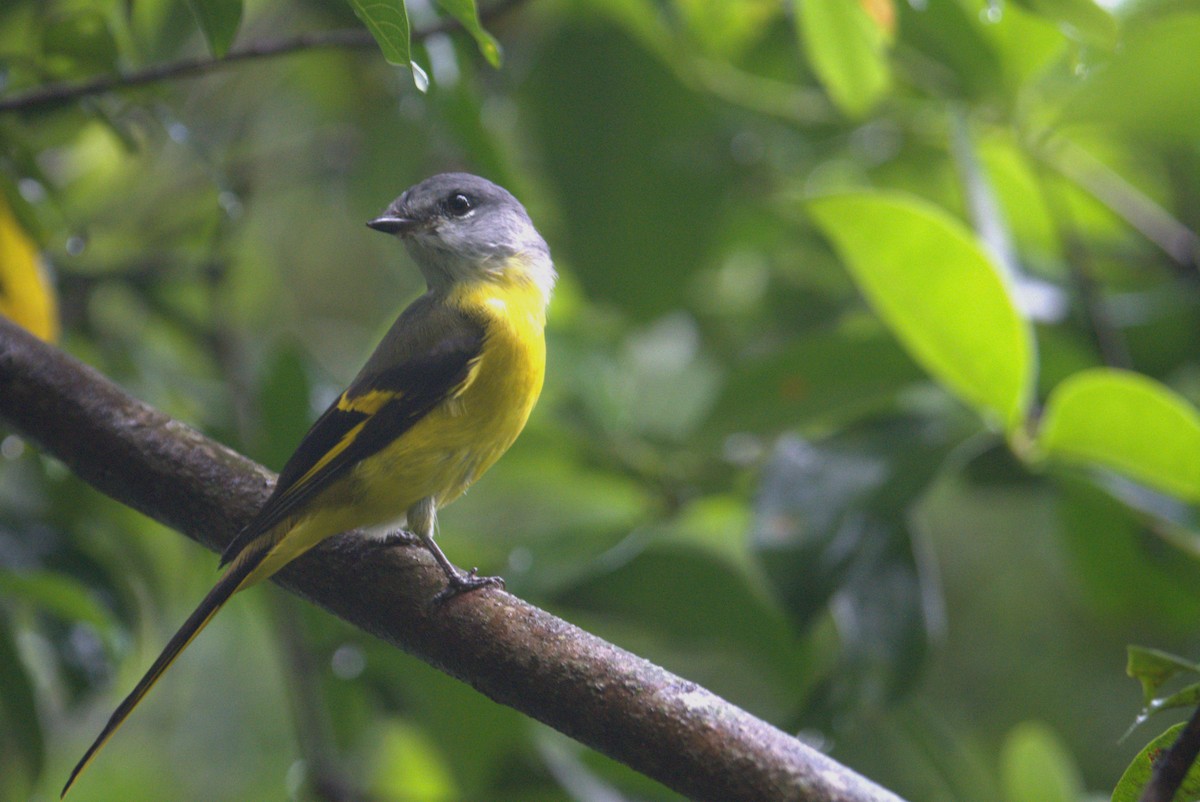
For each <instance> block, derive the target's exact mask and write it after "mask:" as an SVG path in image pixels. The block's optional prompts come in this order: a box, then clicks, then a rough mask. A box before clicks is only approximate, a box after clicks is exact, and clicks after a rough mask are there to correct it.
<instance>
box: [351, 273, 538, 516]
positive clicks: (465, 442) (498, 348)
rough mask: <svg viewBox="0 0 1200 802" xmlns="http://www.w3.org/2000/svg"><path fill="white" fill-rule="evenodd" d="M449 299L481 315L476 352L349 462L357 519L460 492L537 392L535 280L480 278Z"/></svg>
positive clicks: (507, 441) (507, 439)
mask: <svg viewBox="0 0 1200 802" xmlns="http://www.w3.org/2000/svg"><path fill="white" fill-rule="evenodd" d="M450 302H452V303H456V304H459V305H462V306H464V307H465V308H467V309H470V310H472V311H474V312H476V313H482V314H484V315H486V317H487V320H488V322H487V332H488V333H487V338H486V340H485V342H484V346H483V350H482V353H481V354H480V357H479V359H478V361H477V363H476V364H475V366H474V368H473V369H472V371H471V375H470V377H469V378H468V380H467V382H466V384H465V386H464V387H463V389H462V390H461V391H460V392H459V393H458V394H457V395H455V396H454V397H453V398H450V399H447V400H446V401H444V402H443V403H441V404H440V405H439V406H437V407H435V408H434V409H433V410H431V411H430V412H429V414H428V415H426V416H425V417H424V418H422V419H421V420H420V421H419V422H418V423H417V424H416V425H415V426H413V428H412V429H410V430H409V431H408V432H406V433H405V434H404V436H403V437H401V438H400V439H399V440H398V441H396V442H395V443H393V444H392V445H390V446H388V447H387V448H385V449H383V450H382V451H380V452H379V453H378V454H376V455H374V456H373V457H371V458H369V459H367V460H364V461H363V463H362V464H361V465H359V466H358V468H357V469H356V470H355V472H354V474H353V475H352V477H351V481H350V486H349V488H348V490H349V495H350V496H351V497H352V499H353V501H352V503H353V505H354V507H355V508H356V514H357V515H358V516H361V517H363V518H364V519H369V520H363V521H362V523H360V524H358V525H360V526H363V525H369V524H377V523H385V522H388V521H392V520H396V519H397V518H399V517H401V516H402V515H403V514H404V513H405V512H406V511H407V510H408V508H409V507H411V506H412V505H413V504H415V503H416V502H417V501H420V500H421V499H424V498H433V499H434V501H435V503H436V506H437V507H439V508H440V507H444V506H445V505H446V504H449V503H450V502H452V501H454V500H455V499H456V498H458V497H459V496H461V495H462V494H463V493H464V492H465V491H466V489H467V488H468V487H469V486H470V485H471V483H472V482H474V481H475V480H476V479H478V478H479V477H480V476H482V475H483V473H484V472H485V471H487V469H488V468H490V467H491V466H492V464H493V463H495V462H496V460H497V459H499V458H500V456H501V455H502V454H503V453H504V452H505V451H507V450H508V447H509V446H511V445H512V444H513V441H514V440H516V439H517V435H519V434H520V433H521V430H522V429H523V428H524V427H525V422H526V421H527V420H528V419H529V414H530V412H531V411H532V410H533V406H534V404H535V403H536V402H537V398H538V395H539V394H540V393H541V390H542V380H543V377H544V375H545V368H546V345H545V339H544V336H543V325H544V301H543V300H542V298H541V294H540V293H539V292H537V291H536V288H526V287H524V286H518V287H513V286H506V285H505V284H500V283H494V282H488V283H480V284H479V285H472V286H467V287H464V288H462V290H461V291H460V292H459V293H458V294H457V296H451V298H450Z"/></svg>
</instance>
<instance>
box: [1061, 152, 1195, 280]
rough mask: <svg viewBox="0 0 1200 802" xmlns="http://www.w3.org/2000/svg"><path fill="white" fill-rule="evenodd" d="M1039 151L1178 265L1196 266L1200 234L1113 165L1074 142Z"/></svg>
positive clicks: (1066, 175) (1069, 178)
mask: <svg viewBox="0 0 1200 802" xmlns="http://www.w3.org/2000/svg"><path fill="white" fill-rule="evenodd" d="M1038 155H1039V157H1040V158H1042V159H1043V160H1044V161H1046V162H1048V163H1049V164H1050V165H1051V166H1052V167H1053V168H1054V169H1055V170H1057V171H1058V172H1059V173H1061V174H1062V175H1063V176H1064V177H1065V178H1067V179H1068V180H1070V181H1073V182H1075V183H1076V184H1077V185H1079V186H1080V187H1081V188H1083V189H1084V190H1085V191H1087V192H1088V193H1089V194H1091V196H1092V197H1094V198H1095V199H1096V200H1098V201H1100V202H1101V203H1103V204H1104V205H1105V206H1107V207H1108V208H1109V209H1110V210H1111V211H1112V212H1113V213H1114V214H1116V215H1117V216H1118V217H1120V218H1121V219H1123V220H1124V221H1125V222H1126V223H1128V224H1129V225H1131V226H1133V227H1134V228H1135V229H1137V230H1138V231H1139V232H1141V234H1142V236H1144V237H1145V238H1146V239H1148V240H1150V242H1153V243H1154V244H1155V245H1157V246H1158V247H1159V248H1161V249H1162V251H1163V253H1165V254H1166V255H1167V256H1168V257H1170V258H1171V260H1172V261H1173V262H1175V263H1176V264H1177V265H1179V266H1180V267H1185V268H1191V269H1193V270H1194V269H1196V267H1197V266H1198V260H1200V236H1198V235H1197V234H1196V232H1195V231H1192V230H1191V229H1190V228H1188V227H1187V226H1186V225H1184V224H1183V223H1182V222H1181V221H1180V220H1179V219H1178V218H1176V217H1175V216H1173V215H1172V214H1171V213H1170V212H1169V211H1167V210H1166V209H1165V208H1163V207H1162V206H1161V205H1160V204H1159V203H1157V202H1156V201H1154V200H1153V199H1152V198H1151V197H1150V196H1148V195H1146V193H1144V192H1142V191H1141V190H1140V189H1138V188H1137V187H1135V186H1134V185H1132V184H1130V183H1129V182H1128V181H1126V180H1125V178H1124V177H1122V176H1121V175H1120V174H1119V173H1117V172H1116V171H1115V170H1113V169H1112V168H1111V167H1109V166H1108V165H1106V164H1104V163H1103V162H1102V161H1100V160H1099V159H1097V158H1096V157H1095V156H1093V155H1092V154H1090V153H1088V152H1087V151H1086V150H1084V149H1083V148H1081V147H1079V146H1077V145H1073V144H1071V143H1066V144H1064V145H1063V146H1062V147H1061V148H1057V149H1051V148H1044V149H1042V150H1040V151H1039V153H1038Z"/></svg>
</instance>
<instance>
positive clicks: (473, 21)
mask: <svg viewBox="0 0 1200 802" xmlns="http://www.w3.org/2000/svg"><path fill="white" fill-rule="evenodd" d="M438 5H439V6H441V7H442V8H444V9H445V10H446V12H447V13H449V14H450V16H452V17H454V18H455V19H456V20H458V21H459V22H460V23H461V24H462V26H463V27H464V28H466V30H467V33H469V34H471V36H473V37H474V38H475V44H476V45H477V46H478V47H479V52H480V53H482V54H483V57H484V58H485V59H487V61H488V64H491V65H492V66H493V67H496V68H499V67H500V62H501V61H502V60H503V58H504V54H503V53H502V52H501V51H500V43H499V42H497V41H496V37H494V36H492V35H491V34H490V33H488V32H487V31H485V30H484V28H483V25H482V24H481V23H480V22H479V8H478V7H477V6H476V5H475V0H438Z"/></svg>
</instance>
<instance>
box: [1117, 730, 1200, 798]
mask: <svg viewBox="0 0 1200 802" xmlns="http://www.w3.org/2000/svg"><path fill="white" fill-rule="evenodd" d="M1186 726H1187V724H1186V723H1179V724H1176V725H1175V726H1174V727H1171V728H1170V729H1169V730H1167V731H1166V732H1164V733H1163V734H1162V735H1160V736H1158V737H1157V738H1155V739H1154V740H1153V741H1151V742H1150V743H1148V744H1146V746H1145V747H1144V748H1143V749H1142V751H1140V752H1138V753H1137V757H1135V758H1134V759H1133V761H1132V762H1131V763H1130V764H1129V767H1128V768H1126V769H1125V773H1124V774H1122V775H1121V779H1120V780H1118V781H1117V786H1116V788H1114V789H1113V793H1112V802H1138V800H1139V799H1140V798H1141V796H1142V789H1143V788H1145V787H1146V783H1148V782H1150V776H1151V774H1153V772H1154V766H1155V765H1156V764H1157V762H1158V760H1159V759H1160V758H1161V757H1162V755H1163V753H1165V752H1166V751H1167V750H1168V749H1170V748H1171V746H1172V745H1173V744H1174V743H1175V741H1176V740H1178V738H1179V733H1181V732H1182V731H1183V728H1184V727H1186ZM1175 798H1176V799H1179V800H1184V799H1197V798H1200V763H1193V764H1192V767H1191V768H1190V769H1188V773H1187V776H1186V777H1184V779H1183V783H1182V784H1181V785H1180V786H1179V790H1178V791H1177V792H1176V795H1175Z"/></svg>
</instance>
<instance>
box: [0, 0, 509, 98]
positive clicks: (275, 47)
mask: <svg viewBox="0 0 1200 802" xmlns="http://www.w3.org/2000/svg"><path fill="white" fill-rule="evenodd" d="M521 2H523V0H499V2H497V3H495V4H494V5H492V6H491V7H489V8H487V9H485V10H483V11H481V12H480V17H481V18H482V19H483V20H485V21H487V20H491V19H494V18H495V17H498V16H500V15H502V14H504V13H505V12H507V11H509V10H511V9H512V8H514V7H516V6H517V5H519V4H520V3H521ZM460 27H461V26H460V25H459V24H458V22H457V21H455V20H452V19H440V20H438V21H437V22H435V23H433V24H431V25H426V26H423V27H421V28H418V29H416V30H414V31H413V33H412V38H413V39H426V38H428V37H430V36H433V35H435V34H439V33H446V32H447V31H451V30H457V29H458V28H460ZM371 47H375V40H374V39H373V38H372V37H371V34H370V33H369V32H367V31H366V30H365V29H363V28H348V29H345V30H337V31H316V32H312V33H303V34H300V35H298V36H292V37H287V38H284V39H263V40H260V41H257V42H252V43H250V44H248V45H246V46H244V47H240V48H237V49H236V50H232V51H230V52H229V53H227V54H225V55H224V56H221V57H220V58H212V57H210V56H196V57H192V58H184V59H180V60H178V61H169V62H166V63H165V64H155V65H153V66H150V67H145V68H144V69H140V70H134V71H132V72H123V73H114V74H112V75H98V76H96V77H95V78H89V79H87V80H84V81H77V82H68V83H57V84H48V85H46V86H41V87H38V88H37V89H31V90H29V91H27V92H22V93H20V94H16V95H13V96H12V97H7V98H0V112H5V111H29V110H31V109H38V108H42V107H54V106H60V105H62V104H64V103H69V102H71V101H73V100H78V99H80V98H83V97H88V96H90V95H97V94H101V93H103V92H111V91H114V90H122V89H131V88H134V87H139V86H146V85H148V84H155V83H161V82H163V81H169V80H172V79H176V78H195V77H197V76H200V75H204V74H207V73H210V72H214V71H216V70H221V69H224V68H226V67H230V66H232V65H234V64H238V63H241V62H243V61H252V60H256V59H263V58H273V57H275V56H286V55H289V54H291V53H300V52H305V51H309V50H318V49H323V48H335V49H337V48H341V49H354V48H371Z"/></svg>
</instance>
